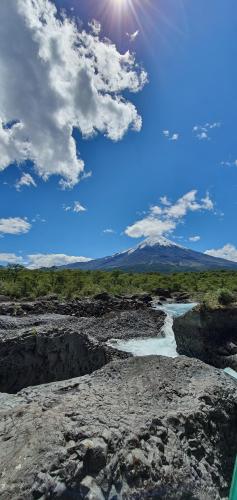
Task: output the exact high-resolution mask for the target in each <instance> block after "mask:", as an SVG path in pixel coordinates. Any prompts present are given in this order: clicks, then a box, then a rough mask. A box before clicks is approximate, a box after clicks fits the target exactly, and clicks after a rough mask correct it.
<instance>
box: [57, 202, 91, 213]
mask: <svg viewBox="0 0 237 500" xmlns="http://www.w3.org/2000/svg"><path fill="white" fill-rule="evenodd" d="M63 208H64V210H65V212H76V213H79V212H86V210H87V208H85V207H83V205H82V204H81V203H80V201H74V204H73V206H71V205H69V206H65V205H64V207H63Z"/></svg>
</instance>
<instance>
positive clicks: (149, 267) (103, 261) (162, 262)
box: [61, 236, 237, 272]
mask: <svg viewBox="0 0 237 500" xmlns="http://www.w3.org/2000/svg"><path fill="white" fill-rule="evenodd" d="M62 268H64V269H82V270H83V269H84V270H91V271H93V270H100V269H101V270H107V271H109V270H113V269H121V270H123V271H128V272H129V271H130V272H179V271H180V272H181V271H207V270H215V269H216V270H218V269H219V270H220V269H229V270H231V269H233V270H237V262H231V261H228V260H226V259H219V258H216V257H212V256H210V255H206V254H203V253H201V252H196V251H194V250H190V249H188V248H185V247H182V246H180V245H178V244H176V243H174V242H172V241H170V240H168V239H166V238H164V237H163V236H160V237H158V238H147V239H146V240H144V241H142V242H141V243H139V244H138V245H137V246H135V247H134V248H130V249H128V250H126V251H123V252H120V253H116V254H114V255H111V256H108V257H103V258H100V259H95V260H91V261H89V262H83V263H82V262H78V263H75V264H68V265H66V266H61V269H62Z"/></svg>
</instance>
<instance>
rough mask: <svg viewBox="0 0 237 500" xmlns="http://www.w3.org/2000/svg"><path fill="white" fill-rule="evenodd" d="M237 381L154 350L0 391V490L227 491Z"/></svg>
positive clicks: (10, 495)
mask: <svg viewBox="0 0 237 500" xmlns="http://www.w3.org/2000/svg"><path fill="white" fill-rule="evenodd" d="M236 403H237V384H236V382H235V381H234V379H232V378H231V377H230V376H228V375H226V374H225V373H224V372H222V371H219V370H217V369H215V368H213V367H210V366H208V365H205V364H203V363H202V362H201V361H198V360H192V359H188V358H185V357H180V358H176V359H170V358H163V357H157V356H150V357H146V358H130V359H127V360H123V361H113V362H111V363H109V364H108V365H106V366H105V367H103V368H102V369H101V370H99V371H97V372H94V373H93V374H91V375H86V376H84V377H80V378H74V379H71V380H66V381H61V382H54V383H51V384H47V385H41V386H38V387H28V388H27V389H24V390H22V391H21V392H19V393H18V394H16V395H10V394H0V497H1V500H19V499H23V498H24V499H27V500H34V499H37V498H38V499H47V498H61V499H62V500H66V499H68V500H70V499H77V500H82V499H87V500H89V499H94V500H112V499H113V500H134V499H138V500H141V499H146V498H147V499H163V500H184V499H189V500H217V499H227V497H228V492H229V487H230V481H231V475H232V471H233V466H234V458H235V453H236V447H237V433H236V423H237V422H236V418H237V415H236V407H237V405H236Z"/></svg>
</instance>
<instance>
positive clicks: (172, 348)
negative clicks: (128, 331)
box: [110, 303, 197, 358]
mask: <svg viewBox="0 0 237 500" xmlns="http://www.w3.org/2000/svg"><path fill="white" fill-rule="evenodd" d="M196 305H197V304H196V303H191V304H190V303H189V304H177V303H172V304H170V303H167V304H164V305H162V306H160V305H156V304H154V306H153V308H154V309H156V310H157V309H158V310H161V311H164V312H165V313H166V318H165V322H164V325H163V328H162V330H161V334H162V337H159V338H157V337H152V338H143V339H142V338H137V339H136V338H135V339H131V340H117V341H113V347H116V349H119V350H120V351H125V352H130V353H131V354H133V355H134V356H150V355H151V354H156V355H160V356H168V357H169V358H175V357H177V356H178V353H177V350H176V342H175V337H174V332H173V321H174V318H177V317H178V316H183V315H184V314H185V313H186V312H188V311H190V310H191V309H193V308H194V307H195V306H196ZM110 345H112V342H111V344H110Z"/></svg>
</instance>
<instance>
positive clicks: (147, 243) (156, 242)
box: [128, 236, 180, 254]
mask: <svg viewBox="0 0 237 500" xmlns="http://www.w3.org/2000/svg"><path fill="white" fill-rule="evenodd" d="M155 246H159V247H180V245H177V243H174V242H173V241H170V240H168V239H167V238H165V237H164V236H153V237H149V238H146V239H145V240H143V241H142V242H141V243H139V244H138V245H137V246H136V247H134V248H131V249H130V250H128V253H129V254H131V253H133V252H135V251H136V250H143V249H144V248H148V247H155Z"/></svg>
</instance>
